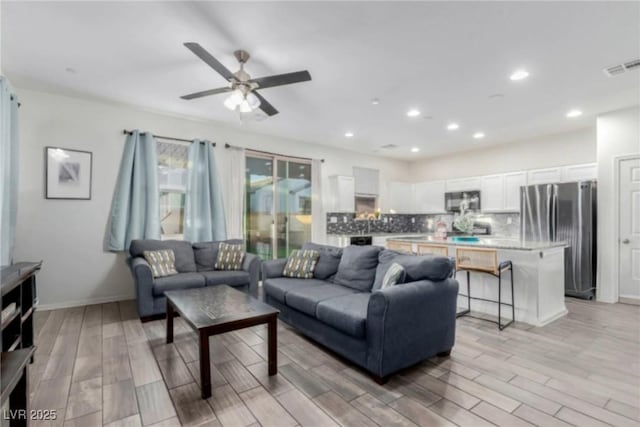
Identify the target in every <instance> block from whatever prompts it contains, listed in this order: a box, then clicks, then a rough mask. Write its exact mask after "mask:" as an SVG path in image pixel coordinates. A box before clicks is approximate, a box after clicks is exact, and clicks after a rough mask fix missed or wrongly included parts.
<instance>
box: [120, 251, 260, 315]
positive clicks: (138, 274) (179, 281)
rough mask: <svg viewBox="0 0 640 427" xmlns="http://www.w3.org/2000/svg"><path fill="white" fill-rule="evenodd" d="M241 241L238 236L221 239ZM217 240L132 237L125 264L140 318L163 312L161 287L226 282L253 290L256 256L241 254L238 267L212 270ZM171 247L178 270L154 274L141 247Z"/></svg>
mask: <svg viewBox="0 0 640 427" xmlns="http://www.w3.org/2000/svg"><path fill="white" fill-rule="evenodd" d="M225 242H226V243H232V244H238V243H240V244H242V243H243V241H242V240H225ZM219 245H220V242H202V243H193V244H192V243H190V242H185V241H180V240H134V241H133V242H131V246H130V248H129V254H130V258H129V259H128V263H129V267H130V269H131V272H132V274H133V278H134V281H135V284H136V297H137V298H136V299H137V304H138V315H139V316H140V318H141V319H142V320H143V321H146V320H151V319H154V318H158V317H161V316H163V315H165V313H166V308H167V307H166V304H167V303H166V298H165V296H164V292H165V291H171V290H176V289H189V288H201V287H204V286H215V285H222V284H225V285H229V286H233V287H234V288H236V289H239V290H243V291H245V292H248V293H250V294H252V295H256V294H257V289H258V280H259V276H260V262H261V261H260V258H259V257H257V256H256V255H253V254H249V253H247V254H245V256H244V261H243V264H242V270H238V271H224V270H215V268H214V264H215V262H216V259H217V257H218V246H219ZM162 249H171V250H173V254H174V256H175V267H176V270H177V271H178V274H175V275H172V276H167V277H157V278H154V277H153V274H152V273H151V267H150V266H149V264H148V263H147V261H146V260H145V259H144V256H143V252H144V251H155V250H162Z"/></svg>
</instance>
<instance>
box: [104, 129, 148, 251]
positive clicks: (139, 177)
mask: <svg viewBox="0 0 640 427" xmlns="http://www.w3.org/2000/svg"><path fill="white" fill-rule="evenodd" d="M159 199H160V194H159V189H158V154H157V152H156V141H155V140H154V139H153V135H151V134H150V133H148V132H146V133H144V132H139V131H137V130H135V131H133V132H132V133H131V134H130V135H127V139H126V141H125V146H124V151H123V153H122V160H121V162H120V170H119V172H118V181H117V182H116V189H115V191H114V193H113V200H112V202H111V213H110V214H109V221H110V222H109V232H108V236H107V248H108V249H109V250H112V251H124V250H128V249H129V245H130V244H131V241H132V240H134V239H159V238H160V200H159Z"/></svg>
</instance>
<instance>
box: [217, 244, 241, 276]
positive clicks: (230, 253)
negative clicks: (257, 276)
mask: <svg viewBox="0 0 640 427" xmlns="http://www.w3.org/2000/svg"><path fill="white" fill-rule="evenodd" d="M243 260H244V250H243V248H242V245H241V244H237V245H234V244H229V243H224V242H220V246H219V248H218V259H217V260H216V265H215V267H216V270H227V271H230V270H242V261H243Z"/></svg>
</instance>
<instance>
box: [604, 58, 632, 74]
mask: <svg viewBox="0 0 640 427" xmlns="http://www.w3.org/2000/svg"><path fill="white" fill-rule="evenodd" d="M636 68H640V59H634V60H633V61H627V62H625V63H624V64H618V65H614V66H612V67H608V68H605V69H604V70H603V71H604V73H605V74H606V75H607V76H608V77H615V76H618V75H620V74H624V73H626V72H627V71H631V70H635V69H636Z"/></svg>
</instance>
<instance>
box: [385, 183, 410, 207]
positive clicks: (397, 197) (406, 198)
mask: <svg viewBox="0 0 640 427" xmlns="http://www.w3.org/2000/svg"><path fill="white" fill-rule="evenodd" d="M388 191H389V193H388V194H389V197H388V200H389V202H388V206H387V207H388V208H389V211H394V212H395V213H413V211H414V210H415V209H414V205H413V184H409V183H407V182H398V181H389V185H388Z"/></svg>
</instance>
